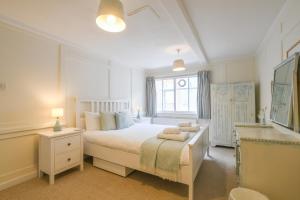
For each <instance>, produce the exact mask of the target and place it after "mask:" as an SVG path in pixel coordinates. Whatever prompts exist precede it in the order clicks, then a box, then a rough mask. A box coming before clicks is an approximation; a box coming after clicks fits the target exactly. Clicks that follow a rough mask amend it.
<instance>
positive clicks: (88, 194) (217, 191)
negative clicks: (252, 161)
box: [0, 148, 235, 200]
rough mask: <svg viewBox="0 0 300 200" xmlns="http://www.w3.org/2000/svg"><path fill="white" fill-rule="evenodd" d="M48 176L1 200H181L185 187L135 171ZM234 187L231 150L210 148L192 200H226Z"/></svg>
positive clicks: (3, 193)
mask: <svg viewBox="0 0 300 200" xmlns="http://www.w3.org/2000/svg"><path fill="white" fill-rule="evenodd" d="M47 181H48V179H47V176H44V177H43V178H42V179H34V180H31V181H28V182H26V183H23V184H20V185H17V186H14V187H12V188H9V189H6V190H4V191H1V192H0V199H1V200H8V199H9V200H37V199H39V200H68V199H70V200H71V199H72V200H77V199H78V200H79V199H82V200H83V199H84V200H123V199H124V200H125V199H126V200H128V199H130V200H141V199H143V200H183V199H185V200H186V199H188V198H187V195H188V187H187V186H185V185H182V184H178V183H173V182H169V181H165V180H162V179H160V178H158V177H155V176H152V175H149V174H145V173H142V172H134V173H132V174H131V175H130V176H129V177H127V178H122V177H120V176H117V175H114V174H112V173H109V172H106V171H103V170H100V169H97V168H94V167H92V166H91V165H90V164H88V163H86V165H85V170H84V171H83V172H80V171H78V170H71V171H69V172H67V173H64V174H62V175H59V176H58V177H57V178H56V180H55V184H54V185H49V184H48V182H47ZM233 187H235V171H234V157H233V150H232V149H227V148H211V158H206V159H205V161H204V162H203V164H202V167H201V169H200V171H199V174H198V176H197V178H196V181H195V200H227V199H228V198H227V196H228V193H229V191H230V190H231V189H232V188H233Z"/></svg>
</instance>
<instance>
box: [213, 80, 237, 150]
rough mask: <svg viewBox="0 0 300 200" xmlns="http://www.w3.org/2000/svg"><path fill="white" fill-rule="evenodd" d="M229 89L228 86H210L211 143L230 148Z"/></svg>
mask: <svg viewBox="0 0 300 200" xmlns="http://www.w3.org/2000/svg"><path fill="white" fill-rule="evenodd" d="M230 97H231V87H230V85H228V84H222V85H221V84H213V85H211V114H212V116H211V125H210V130H211V143H212V145H213V146H215V145H223V146H231V145H232V140H231V128H232V127H231V124H232V122H231V118H232V116H231V104H230V99H231V98H230Z"/></svg>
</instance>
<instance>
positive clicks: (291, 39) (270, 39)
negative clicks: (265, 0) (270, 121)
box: [256, 0, 300, 118]
mask: <svg viewBox="0 0 300 200" xmlns="http://www.w3.org/2000/svg"><path fill="white" fill-rule="evenodd" d="M299 10H300V1H299V0H287V2H286V3H285V5H284V6H283V8H282V10H281V12H280V13H279V15H278V17H277V18H276V20H275V21H274V22H273V25H272V26H271V27H270V29H269V31H268V33H267V35H266V36H265V38H264V40H263V41H262V43H261V45H260V47H259V48H258V50H257V53H256V68H257V70H256V71H257V81H258V82H259V107H265V106H267V108H268V114H267V117H268V118H269V116H270V115H269V113H270V107H271V81H272V80H273V72H274V68H275V67H276V66H277V65H278V64H280V62H281V61H283V60H284V59H285V54H286V51H287V49H289V48H290V47H291V46H292V45H293V44H294V43H295V42H296V41H298V40H300V12H299Z"/></svg>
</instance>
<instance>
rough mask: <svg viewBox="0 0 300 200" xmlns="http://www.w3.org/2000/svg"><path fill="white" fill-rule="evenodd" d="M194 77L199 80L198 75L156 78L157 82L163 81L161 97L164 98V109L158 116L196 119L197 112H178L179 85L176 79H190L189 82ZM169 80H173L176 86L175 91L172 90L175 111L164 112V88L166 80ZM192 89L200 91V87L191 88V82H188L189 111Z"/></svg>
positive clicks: (162, 106)
mask: <svg viewBox="0 0 300 200" xmlns="http://www.w3.org/2000/svg"><path fill="white" fill-rule="evenodd" d="M192 77H194V78H195V77H196V78H197V74H189V75H181V76H167V77H157V78H155V81H157V80H161V84H162V85H161V89H162V90H161V97H162V100H161V102H162V103H161V104H162V105H161V108H162V111H158V110H157V115H158V116H170V115H172V116H174V117H176V116H183V115H184V116H186V117H195V116H196V115H197V110H196V111H195V112H194V111H177V110H176V92H177V91H176V90H177V85H176V79H179V78H188V80H189V78H192ZM168 79H172V80H173V84H174V86H173V89H172V91H173V92H174V97H173V98H174V108H173V109H174V111H164V110H163V108H164V88H163V81H164V80H168ZM190 89H196V90H197V89H198V87H196V88H190V84H189V81H188V88H187V90H188V109H189V110H190ZM166 90H170V91H171V89H166Z"/></svg>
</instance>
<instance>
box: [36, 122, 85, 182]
mask: <svg viewBox="0 0 300 200" xmlns="http://www.w3.org/2000/svg"><path fill="white" fill-rule="evenodd" d="M39 135H40V138H39V177H41V176H42V175H43V173H46V174H48V175H49V183H50V184H54V177H55V175H56V174H59V173H61V172H63V171H66V170H68V169H71V168H73V167H76V166H80V170H81V171H82V170H83V138H82V131H81V130H80V129H76V128H65V129H63V130H62V131H58V132H53V131H45V132H40V133H39Z"/></svg>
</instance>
